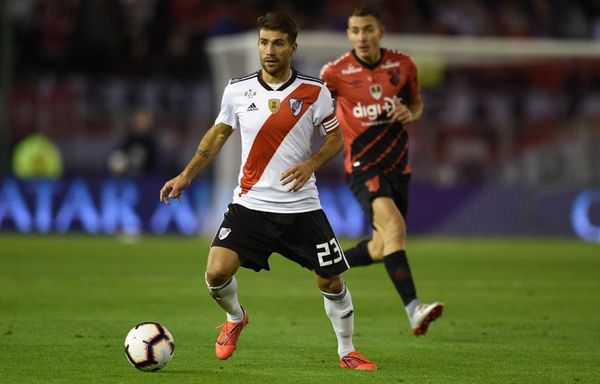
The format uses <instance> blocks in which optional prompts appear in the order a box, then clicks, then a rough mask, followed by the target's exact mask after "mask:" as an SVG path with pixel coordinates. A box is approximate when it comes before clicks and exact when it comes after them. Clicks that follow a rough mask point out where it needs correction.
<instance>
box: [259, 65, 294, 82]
mask: <svg viewBox="0 0 600 384" xmlns="http://www.w3.org/2000/svg"><path fill="white" fill-rule="evenodd" d="M260 72H261V76H262V79H263V81H264V82H265V83H267V84H279V83H285V82H287V81H288V80H289V79H290V77H292V69H291V68H287V70H285V71H282V72H281V73H276V74H270V73H267V71H265V70H264V69H263V70H262V71H260Z"/></svg>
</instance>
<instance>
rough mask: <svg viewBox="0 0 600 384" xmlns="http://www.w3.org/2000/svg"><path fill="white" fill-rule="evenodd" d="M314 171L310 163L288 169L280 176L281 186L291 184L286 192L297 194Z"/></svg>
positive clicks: (305, 162)
mask: <svg viewBox="0 0 600 384" xmlns="http://www.w3.org/2000/svg"><path fill="white" fill-rule="evenodd" d="M314 171H315V169H314V167H313V166H312V164H311V162H310V161H308V160H307V161H304V162H302V163H300V164H296V165H294V166H291V167H289V168H288V169H286V170H285V171H283V173H282V174H281V178H280V179H279V180H280V181H281V185H287V184H290V183H292V185H291V186H290V188H289V189H288V192H298V191H299V190H300V189H301V188H302V187H303V186H304V184H306V182H307V181H308V179H310V177H311V176H312V174H313V172H314Z"/></svg>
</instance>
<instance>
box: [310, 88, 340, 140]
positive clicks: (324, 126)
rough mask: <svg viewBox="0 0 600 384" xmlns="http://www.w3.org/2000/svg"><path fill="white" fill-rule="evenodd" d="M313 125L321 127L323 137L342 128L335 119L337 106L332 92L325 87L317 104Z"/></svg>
mask: <svg viewBox="0 0 600 384" xmlns="http://www.w3.org/2000/svg"><path fill="white" fill-rule="evenodd" d="M313 124H314V126H315V127H319V129H320V131H321V134H322V135H323V136H325V135H327V134H329V133H331V132H334V131H335V130H337V129H338V128H339V126H340V124H339V122H338V120H337V118H336V117H335V106H334V102H333V98H332V97H331V92H329V89H327V87H325V86H323V87H322V88H321V92H320V93H319V97H318V98H317V101H316V103H315V112H314V114H313Z"/></svg>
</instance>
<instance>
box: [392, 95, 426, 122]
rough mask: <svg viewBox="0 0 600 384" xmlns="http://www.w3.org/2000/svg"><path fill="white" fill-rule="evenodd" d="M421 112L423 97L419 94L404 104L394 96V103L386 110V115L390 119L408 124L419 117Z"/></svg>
mask: <svg viewBox="0 0 600 384" xmlns="http://www.w3.org/2000/svg"><path fill="white" fill-rule="evenodd" d="M422 113H423V99H422V98H421V95H418V96H416V97H415V99H414V100H411V101H410V102H409V103H408V104H404V103H403V102H402V100H400V99H399V98H397V97H394V105H393V107H392V109H391V110H390V111H389V112H388V117H389V118H390V120H392V121H398V122H400V123H402V124H409V123H412V122H413V121H417V120H419V119H420V118H421V115H422Z"/></svg>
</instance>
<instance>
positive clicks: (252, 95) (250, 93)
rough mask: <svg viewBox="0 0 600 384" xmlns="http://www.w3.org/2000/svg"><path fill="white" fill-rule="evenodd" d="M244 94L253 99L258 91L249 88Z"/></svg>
mask: <svg viewBox="0 0 600 384" xmlns="http://www.w3.org/2000/svg"><path fill="white" fill-rule="evenodd" d="M244 96H246V97H247V98H249V99H252V98H253V97H254V96H256V91H253V90H252V89H249V90H247V91H246V92H245V93H244Z"/></svg>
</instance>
